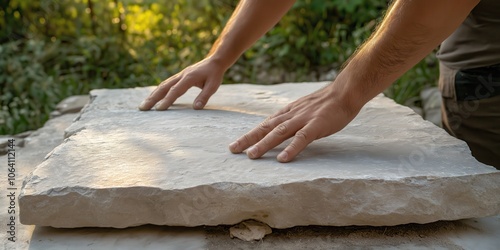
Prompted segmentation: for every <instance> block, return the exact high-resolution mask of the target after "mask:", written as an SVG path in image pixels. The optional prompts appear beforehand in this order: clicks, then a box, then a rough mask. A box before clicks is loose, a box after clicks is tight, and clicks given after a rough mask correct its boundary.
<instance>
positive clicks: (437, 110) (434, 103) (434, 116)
mask: <svg viewBox="0 0 500 250" xmlns="http://www.w3.org/2000/svg"><path fill="white" fill-rule="evenodd" d="M420 98H421V99H422V106H423V109H424V114H425V119H426V120H428V121H430V122H432V123H434V124H435V125H437V126H441V92H440V91H439V89H438V87H432V88H427V89H424V90H422V92H420Z"/></svg>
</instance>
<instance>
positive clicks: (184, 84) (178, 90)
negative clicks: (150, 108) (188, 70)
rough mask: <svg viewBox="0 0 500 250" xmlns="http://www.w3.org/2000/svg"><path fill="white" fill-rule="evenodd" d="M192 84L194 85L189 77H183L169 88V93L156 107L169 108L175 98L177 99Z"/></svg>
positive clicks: (160, 108)
mask: <svg viewBox="0 0 500 250" xmlns="http://www.w3.org/2000/svg"><path fill="white" fill-rule="evenodd" d="M191 86H193V84H192V83H191V82H190V79H189V78H187V77H183V78H181V79H180V80H179V82H177V84H175V85H174V86H172V87H171V88H170V89H169V90H168V93H167V95H166V96H165V97H164V98H163V99H162V100H161V101H159V102H158V103H157V104H156V106H155V109H156V110H166V109H168V108H169V107H170V106H172V104H173V103H174V102H175V100H177V98H179V97H180V96H181V95H184V94H185V93H186V91H188V89H189V88H190V87H191Z"/></svg>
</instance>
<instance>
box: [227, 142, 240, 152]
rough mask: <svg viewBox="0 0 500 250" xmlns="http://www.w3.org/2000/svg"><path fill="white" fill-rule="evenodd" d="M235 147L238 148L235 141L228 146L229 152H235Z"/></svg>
mask: <svg viewBox="0 0 500 250" xmlns="http://www.w3.org/2000/svg"><path fill="white" fill-rule="evenodd" d="M237 147H238V142H237V141H235V142H232V143H231V144H229V150H231V152H233V153H236V152H237Z"/></svg>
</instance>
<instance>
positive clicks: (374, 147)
mask: <svg viewBox="0 0 500 250" xmlns="http://www.w3.org/2000/svg"><path fill="white" fill-rule="evenodd" d="M325 84H326V83H300V84H280V85H273V86H259V85H245V84H241V85H224V86H221V88H220V89H219V91H218V93H217V94H216V95H215V96H213V97H212V99H211V101H210V104H209V105H208V106H207V107H206V109H205V110H201V111H196V110H192V109H191V103H192V101H193V100H194V97H195V96H196V95H197V94H198V93H199V91H197V90H190V91H189V92H188V93H187V94H186V95H185V96H183V97H181V98H180V99H179V100H178V101H177V103H179V104H177V105H175V106H174V107H173V108H172V109H170V110H168V111H148V112H141V111H138V110H137V106H138V104H139V103H140V102H141V101H142V100H143V99H144V98H145V97H146V96H147V95H148V94H149V93H150V92H151V91H152V90H153V89H154V88H153V87H149V88H136V89H121V90H118V89H116V90H94V91H92V92H91V103H90V104H89V105H88V106H86V107H85V108H84V110H82V112H81V115H80V117H79V118H78V119H77V120H76V121H75V122H74V123H73V124H72V125H71V126H70V127H69V128H68V129H67V130H66V135H67V139H65V141H64V142H63V143H62V144H61V145H60V146H58V147H56V148H55V149H54V150H53V151H52V152H51V153H49V154H48V155H47V157H46V159H45V160H44V162H43V163H41V164H40V165H39V166H38V167H37V168H36V169H35V170H34V171H33V173H32V174H31V175H30V176H28V177H27V179H26V180H25V183H24V186H23V189H22V192H21V194H20V196H19V205H20V216H21V223H23V224H35V225H39V226H52V227H61V228H75V227H114V228H125V227H132V226H137V225H142V224H155V225H170V226H200V225H220V224H229V225H233V224H237V223H239V222H241V221H245V220H250V219H253V220H256V221H261V222H263V223H266V224H268V225H269V226H270V227H272V228H289V227H293V226H299V225H331V226H346V225H372V226H390V225H398V224H406V223H428V222H433V221H438V220H457V219H463V218H475V217H485V216H491V215H498V214H500V171H498V170H496V169H494V168H493V167H490V166H486V165H484V164H481V163H479V162H477V161H476V160H475V159H474V158H473V157H472V156H471V154H470V151H469V149H468V147H467V145H466V144H465V143H464V142H462V141H460V140H457V139H455V138H453V137H451V136H449V135H448V134H447V133H446V132H444V131H443V130H442V129H440V128H438V127H436V126H435V125H433V124H431V123H430V122H427V121H424V120H422V118H421V117H420V116H418V115H416V114H415V113H413V111H411V110H410V109H409V108H406V107H403V106H400V105H397V104H395V103H394V102H393V101H392V100H390V99H388V98H386V97H383V96H378V97H376V98H375V99H374V100H372V101H371V102H369V103H368V104H367V105H366V106H365V107H364V108H363V110H362V111H361V112H360V114H359V115H358V117H357V118H356V119H355V120H353V121H352V122H351V123H350V124H349V125H348V126H347V127H346V128H345V129H344V130H342V131H341V132H339V133H337V134H335V135H332V136H330V137H327V138H324V139H321V140H318V141H316V142H314V143H312V144H311V145H310V146H309V147H308V148H307V149H306V150H305V151H304V152H303V153H301V154H300V155H299V157H297V159H296V160H295V161H293V162H291V163H287V164H282V163H279V162H277V161H276V159H275V157H276V155H277V154H278V153H279V152H280V150H282V149H283V148H284V147H285V144H282V145H280V146H278V147H277V148H276V149H275V150H272V151H270V152H269V153H267V154H266V155H265V156H264V157H262V158H261V159H258V160H250V159H248V158H247V157H246V155H244V154H239V155H234V154H231V153H230V152H229V150H228V149H227V145H228V144H229V143H230V142H232V141H234V140H235V139H236V138H238V137H239V136H241V135H242V134H244V133H245V132H247V131H248V130H250V129H251V128H253V127H254V126H256V125H258V124H259V123H260V122H261V121H262V120H263V119H264V118H265V117H266V116H267V115H270V114H272V113H273V112H275V111H277V110H278V109H279V108H281V107H283V106H284V105H286V104H287V103H289V102H292V101H294V100H295V99H297V98H298V97H300V96H303V95H305V94H307V93H309V92H312V91H315V90H317V89H319V88H321V87H322V86H324V85H325ZM285 143H286V142H285Z"/></svg>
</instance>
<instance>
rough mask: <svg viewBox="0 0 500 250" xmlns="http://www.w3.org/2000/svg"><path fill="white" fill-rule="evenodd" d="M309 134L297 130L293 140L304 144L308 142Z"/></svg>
mask: <svg viewBox="0 0 500 250" xmlns="http://www.w3.org/2000/svg"><path fill="white" fill-rule="evenodd" d="M308 134H309V133H307V132H306V131H304V130H299V131H297V133H295V138H296V139H297V140H300V141H303V142H306V141H308V138H309V135H308Z"/></svg>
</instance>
